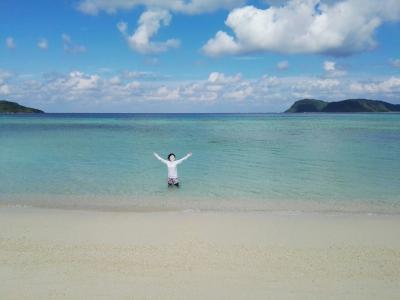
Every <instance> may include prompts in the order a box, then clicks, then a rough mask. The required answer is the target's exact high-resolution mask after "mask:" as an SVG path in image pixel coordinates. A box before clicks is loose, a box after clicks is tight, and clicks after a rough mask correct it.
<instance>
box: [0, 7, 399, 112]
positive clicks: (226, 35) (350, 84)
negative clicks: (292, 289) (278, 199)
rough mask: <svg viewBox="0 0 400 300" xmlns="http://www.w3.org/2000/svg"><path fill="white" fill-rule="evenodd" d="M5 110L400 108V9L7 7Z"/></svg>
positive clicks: (0, 56) (1, 12)
mask: <svg viewBox="0 0 400 300" xmlns="http://www.w3.org/2000/svg"><path fill="white" fill-rule="evenodd" d="M0 20H1V23H0V42H1V43H0V98H1V99H8V100H12V101H17V102H19V103H22V104H25V105H30V106H34V107H39V108H42V109H44V110H45V111H48V112H64V111H65V112H278V111H282V110H284V109H285V108H286V107H287V106H288V105H290V104H291V103H292V102H293V101H295V100H298V99H301V98H304V97H313V98H321V99H326V100H341V99H345V98H352V97H364V98H374V99H382V100H387V101H390V102H393V103H400V73H399V72H400V1H399V0H386V1H381V2H380V3H379V2H378V1H375V0H362V1H361V0H342V1H334V0H327V1H323V0H321V1H319V0H291V1H280V0H271V1H244V0H191V1H181V0H163V1H162V0H151V1H149V0H109V1H104V0H76V1H49V0H47V1H44V0H43V1H40V0H39V1H18V0H17V1H8V0H6V1H2V2H0Z"/></svg>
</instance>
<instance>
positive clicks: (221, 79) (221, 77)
mask: <svg viewBox="0 0 400 300" xmlns="http://www.w3.org/2000/svg"><path fill="white" fill-rule="evenodd" d="M241 79H242V75H241V74H240V73H238V74H236V75H234V76H226V75H225V74H224V73H220V72H211V73H210V75H208V82H209V83H210V84H229V83H236V82H239V81H240V80H241Z"/></svg>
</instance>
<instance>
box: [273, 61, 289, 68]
mask: <svg viewBox="0 0 400 300" xmlns="http://www.w3.org/2000/svg"><path fill="white" fill-rule="evenodd" d="M276 67H277V68H278V69H279V70H286V69H287V68H289V62H288V61H287V60H283V61H280V62H278V63H277V64H276Z"/></svg>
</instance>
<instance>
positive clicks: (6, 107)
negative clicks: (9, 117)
mask: <svg viewBox="0 0 400 300" xmlns="http://www.w3.org/2000/svg"><path fill="white" fill-rule="evenodd" d="M16 113H44V111H42V110H40V109H36V108H32V107H27V106H23V105H20V104H18V103H17V102H11V101H7V100H0V114H16Z"/></svg>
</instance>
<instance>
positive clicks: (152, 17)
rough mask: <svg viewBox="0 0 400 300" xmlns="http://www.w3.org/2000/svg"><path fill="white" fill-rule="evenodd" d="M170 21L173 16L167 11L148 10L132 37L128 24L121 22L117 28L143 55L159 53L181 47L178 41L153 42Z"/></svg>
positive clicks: (132, 46) (141, 17)
mask: <svg viewBox="0 0 400 300" xmlns="http://www.w3.org/2000/svg"><path fill="white" fill-rule="evenodd" d="M170 21H171V14H170V13H169V12H168V11H167V10H160V9H156V10H147V11H145V12H144V13H143V14H142V15H141V16H140V18H139V21H138V27H137V29H136V31H135V32H134V33H133V34H132V35H129V34H128V33H127V30H128V24H127V23H125V22H119V23H118V24H117V28H118V30H119V31H120V32H121V33H122V34H123V35H124V37H125V39H126V40H127V42H128V44H129V46H130V47H131V48H132V49H133V50H135V51H137V52H139V53H142V54H150V53H159V52H164V51H167V50H168V49H169V48H177V47H179V45H180V42H179V40H177V39H169V40H166V41H164V42H154V41H151V38H152V37H153V36H154V35H155V34H157V32H158V30H159V29H160V27H161V26H168V25H169V23H170Z"/></svg>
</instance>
